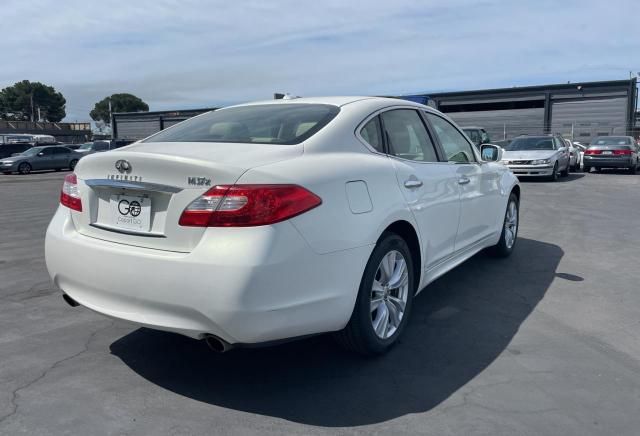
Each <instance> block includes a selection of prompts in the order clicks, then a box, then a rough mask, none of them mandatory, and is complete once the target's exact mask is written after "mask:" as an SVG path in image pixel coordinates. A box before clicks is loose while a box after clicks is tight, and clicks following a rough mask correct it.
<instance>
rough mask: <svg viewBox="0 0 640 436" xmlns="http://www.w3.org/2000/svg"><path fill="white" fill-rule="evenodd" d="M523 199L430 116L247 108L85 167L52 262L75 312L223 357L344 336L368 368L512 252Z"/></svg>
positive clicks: (70, 189) (55, 230) (57, 219)
mask: <svg viewBox="0 0 640 436" xmlns="http://www.w3.org/2000/svg"><path fill="white" fill-rule="evenodd" d="M482 154H483V156H485V157H486V158H488V159H491V160H500V158H501V154H502V150H501V149H500V148H499V147H497V146H494V145H485V146H483V150H482ZM519 200H520V188H519V186H518V182H517V179H516V177H515V176H514V175H513V173H512V172H511V171H509V170H508V168H506V167H505V166H504V165H501V164H499V163H497V162H488V161H483V160H482V159H481V155H480V153H479V152H478V150H476V148H475V146H474V145H472V144H471V143H470V141H469V140H468V139H467V138H466V137H465V135H464V134H463V133H462V132H461V131H460V129H459V128H458V127H456V125H455V124H453V123H452V122H451V121H450V120H449V119H448V118H447V117H445V116H444V115H442V114H441V113H440V112H438V111H436V110H434V109H431V108H429V107H427V106H423V105H420V104H417V103H411V102H407V101H400V100H396V99H386V98H372V97H326V98H301V99H295V100H285V101H269V102H262V103H251V104H245V105H239V106H234V107H229V108H225V109H221V110H217V111H215V112H209V113H206V114H203V115H200V116H198V117H195V118H192V119H190V120H188V121H185V122H183V123H180V124H178V125H176V126H173V127H171V128H169V129H167V130H164V131H161V132H159V133H157V134H155V135H153V136H151V137H149V138H147V139H146V140H143V141H141V142H139V143H136V144H133V145H130V146H128V147H124V148H122V149H119V150H114V151H111V152H109V153H96V154H93V155H91V156H87V157H86V158H83V159H82V160H80V162H79V163H78V165H77V167H76V170H75V173H73V174H69V175H68V176H67V177H66V178H65V181H64V185H63V188H62V194H61V206H60V207H59V209H58V211H57V212H56V214H55V215H54V217H53V219H52V221H51V224H50V225H49V228H48V230H47V235H46V249H45V251H46V262H47V267H48V269H49V273H50V275H51V278H52V279H53V281H54V282H55V284H56V285H57V286H58V287H59V288H60V289H62V291H63V292H64V297H65V299H66V300H67V302H68V303H70V304H71V305H77V304H78V303H79V304H82V305H84V306H86V307H88V308H90V309H93V310H95V311H97V312H100V313H103V314H105V315H108V316H110V317H114V318H120V319H125V320H129V321H133V322H134V323H138V324H140V325H144V326H148V327H151V328H156V329H160V330H168V331H173V332H177V333H181V334H184V335H187V336H190V337H192V338H197V339H205V340H206V341H207V342H208V344H209V345H210V346H211V347H212V348H214V349H216V350H218V351H225V350H227V349H229V348H232V347H234V346H242V345H248V344H265V343H266V344H268V343H272V342H274V341H280V340H285V339H291V338H296V337H302V336H307V335H313V334H318V333H323V332H338V333H337V334H336V336H337V337H338V338H339V339H340V341H341V342H342V343H343V344H345V345H346V346H348V347H349V348H351V349H353V350H355V351H358V352H361V353H365V354H375V353H381V352H384V351H385V350H387V349H388V348H389V347H390V346H391V345H392V344H393V343H394V342H396V340H397V339H398V337H399V336H400V334H401V333H402V330H403V328H404V327H405V325H406V324H407V319H408V317H409V314H410V311H411V303H412V300H413V297H414V295H415V294H416V293H417V292H418V291H420V290H422V289H423V288H424V287H425V286H426V285H427V284H429V283H430V282H432V281H433V280H434V279H436V278H437V277H439V276H441V275H442V274H444V273H446V272H447V271H449V270H451V269H452V268H454V267H455V266H457V265H459V264H460V263H461V262H463V261H465V260H466V259H468V258H470V257H471V256H473V255H474V254H476V253H478V252H479V251H480V250H483V249H485V248H488V247H492V248H491V249H492V251H493V252H494V253H496V254H497V255H502V256H506V255H509V254H510V253H511V251H512V250H513V248H514V244H515V243H516V237H517V232H518V210H519Z"/></svg>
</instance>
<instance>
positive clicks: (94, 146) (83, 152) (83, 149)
mask: <svg viewBox="0 0 640 436" xmlns="http://www.w3.org/2000/svg"><path fill="white" fill-rule="evenodd" d="M109 149H110V144H109V141H93V142H86V143H84V144H82V145H81V146H80V147H78V148H77V149H76V152H77V153H79V156H80V157H83V156H88V155H90V154H93V153H100V152H103V151H109Z"/></svg>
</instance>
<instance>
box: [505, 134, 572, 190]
mask: <svg viewBox="0 0 640 436" xmlns="http://www.w3.org/2000/svg"><path fill="white" fill-rule="evenodd" d="M502 159H503V162H504V164H505V165H507V166H508V167H509V168H510V169H511V171H513V173H514V174H515V175H516V176H530V177H545V178H547V179H549V180H551V181H556V180H558V177H559V175H562V176H563V177H566V176H568V175H569V166H570V159H569V149H568V148H567V144H565V142H564V139H562V137H561V136H559V135H543V136H518V137H517V138H515V139H514V140H513V141H512V142H511V143H510V144H509V145H507V146H506V147H505V152H504V155H503V156H502Z"/></svg>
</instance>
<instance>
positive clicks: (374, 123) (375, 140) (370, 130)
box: [360, 116, 383, 153]
mask: <svg viewBox="0 0 640 436" xmlns="http://www.w3.org/2000/svg"><path fill="white" fill-rule="evenodd" d="M360 136H362V139H364V140H365V141H367V144H369V145H370V146H372V147H373V148H375V149H376V151H378V152H380V153H382V152H383V147H382V130H381V129H380V118H379V117H377V116H376V117H374V118H372V119H371V120H370V121H369V122H368V123H367V124H365V125H364V127H363V128H362V129H361V130H360Z"/></svg>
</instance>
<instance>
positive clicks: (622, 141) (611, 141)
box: [591, 136, 631, 145]
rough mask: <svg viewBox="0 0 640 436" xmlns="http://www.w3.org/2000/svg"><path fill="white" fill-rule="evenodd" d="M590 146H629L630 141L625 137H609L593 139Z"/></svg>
mask: <svg viewBox="0 0 640 436" xmlns="http://www.w3.org/2000/svg"><path fill="white" fill-rule="evenodd" d="M591 145H631V139H630V138H627V137H625V136H609V137H606V138H595V139H594V140H593V141H592V142H591Z"/></svg>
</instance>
